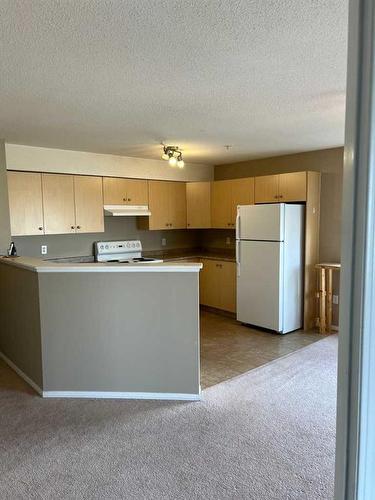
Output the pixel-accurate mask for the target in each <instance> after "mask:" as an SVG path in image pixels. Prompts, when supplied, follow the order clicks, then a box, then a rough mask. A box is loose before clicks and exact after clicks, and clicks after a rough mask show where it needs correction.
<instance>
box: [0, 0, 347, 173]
mask: <svg viewBox="0 0 375 500" xmlns="http://www.w3.org/2000/svg"><path fill="white" fill-rule="evenodd" d="M346 24H347V1H346V0H345V1H344V0H289V1H288V0H207V1H201V0H47V1H46V0H1V1H0V46H1V49H0V50H1V56H0V75H1V76H0V137H2V138H4V139H5V140H6V141H7V142H10V143H19V144H28V145H34V146H46V147H57V148H63V149H75V150H84V151H93V152H99V153H114V154H120V155H126V156H139V157H145V158H158V157H159V155H160V146H159V143H160V141H162V140H164V141H166V143H168V144H177V145H179V146H181V147H182V148H183V149H184V151H185V158H186V159H187V160H189V161H193V162H194V161H195V162H205V163H227V162H231V161H237V160H245V159H248V158H255V157H261V156H271V155H276V154H280V153H287V152H297V151H305V150H312V149H320V148H328V147H333V146H339V145H342V144H343V140H344V112H345V78H346V43H347V35H346ZM226 144H230V145H232V147H231V148H230V149H229V151H226V149H225V148H224V145H226Z"/></svg>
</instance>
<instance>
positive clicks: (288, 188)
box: [279, 172, 307, 201]
mask: <svg viewBox="0 0 375 500" xmlns="http://www.w3.org/2000/svg"><path fill="white" fill-rule="evenodd" d="M306 187H307V176H306V172H293V173H291V174H280V175H279V201H306Z"/></svg>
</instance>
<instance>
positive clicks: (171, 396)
mask: <svg viewBox="0 0 375 500" xmlns="http://www.w3.org/2000/svg"><path fill="white" fill-rule="evenodd" d="M0 358H1V359H3V360H4V361H5V363H6V364H7V365H8V366H9V367H10V368H12V370H14V371H15V372H16V373H17V374H18V375H19V376H20V377H21V378H22V379H23V380H24V381H25V382H26V383H27V384H29V385H30V386H31V387H32V388H33V389H34V390H35V391H36V392H37V393H38V394H39V395H40V396H42V397H43V398H90V399H159V400H164V401H168V400H170V401H200V400H201V399H202V398H201V394H200V393H199V394H183V393H182V394H180V393H173V392H171V393H169V392H111V391H43V390H42V389H41V388H40V387H39V386H38V385H37V384H36V383H35V382H34V381H33V380H31V378H30V377H28V376H27V375H26V373H24V372H23V371H22V370H21V369H20V368H18V366H17V365H15V364H14V363H13V361H11V360H10V359H9V358H8V357H7V356H5V354H4V353H3V352H1V351H0Z"/></svg>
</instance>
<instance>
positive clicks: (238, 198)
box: [229, 177, 254, 227]
mask: <svg viewBox="0 0 375 500" xmlns="http://www.w3.org/2000/svg"><path fill="white" fill-rule="evenodd" d="M230 185H231V207H230V221H229V222H230V225H231V227H235V226H236V215H237V206H238V205H254V178H253V177H246V178H244V179H233V180H231V181H230Z"/></svg>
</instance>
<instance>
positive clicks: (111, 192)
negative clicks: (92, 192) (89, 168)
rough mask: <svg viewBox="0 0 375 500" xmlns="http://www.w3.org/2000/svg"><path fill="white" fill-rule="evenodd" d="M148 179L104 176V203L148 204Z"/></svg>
mask: <svg viewBox="0 0 375 500" xmlns="http://www.w3.org/2000/svg"><path fill="white" fill-rule="evenodd" d="M147 184H148V181H147V180H142V179H122V178H120V177H104V178H103V193H104V205H148V186H147Z"/></svg>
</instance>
